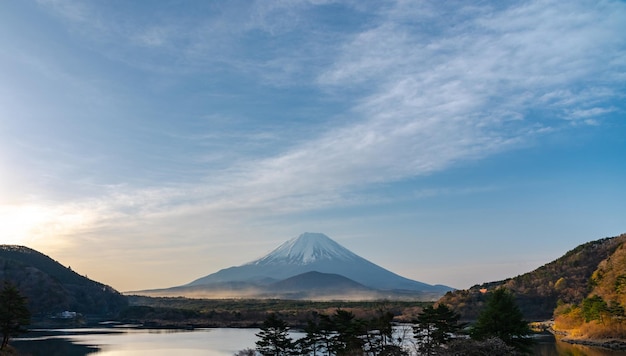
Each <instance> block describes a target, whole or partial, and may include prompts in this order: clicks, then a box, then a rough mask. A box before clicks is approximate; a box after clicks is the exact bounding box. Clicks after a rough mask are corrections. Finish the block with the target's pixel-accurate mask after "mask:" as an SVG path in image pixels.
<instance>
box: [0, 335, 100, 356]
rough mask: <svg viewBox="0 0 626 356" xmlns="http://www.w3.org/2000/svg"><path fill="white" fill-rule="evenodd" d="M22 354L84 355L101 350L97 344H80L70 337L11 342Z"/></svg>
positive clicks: (51, 355) (50, 355)
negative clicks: (72, 340)
mask: <svg viewBox="0 0 626 356" xmlns="http://www.w3.org/2000/svg"><path fill="white" fill-rule="evenodd" d="M11 346H13V347H14V348H15V349H16V350H17V351H18V353H19V354H20V355H33V356H35V355H49V356H83V355H89V354H93V353H96V352H98V351H101V349H100V348H98V347H96V346H88V345H78V344H75V343H73V342H71V341H70V340H69V339H62V338H54V339H45V340H28V341H20V340H16V341H13V342H12V343H11Z"/></svg>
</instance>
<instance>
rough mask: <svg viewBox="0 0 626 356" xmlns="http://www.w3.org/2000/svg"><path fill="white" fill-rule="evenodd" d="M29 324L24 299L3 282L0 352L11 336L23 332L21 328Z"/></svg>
mask: <svg viewBox="0 0 626 356" xmlns="http://www.w3.org/2000/svg"><path fill="white" fill-rule="evenodd" d="M29 323H30V311H29V310H28V307H27V304H26V298H25V297H23V296H22V295H21V294H20V292H19V291H18V290H17V288H16V287H15V286H14V285H13V284H11V283H9V282H6V281H5V282H4V287H3V288H2V290H1V291H0V331H2V345H0V350H3V349H4V348H5V347H6V346H7V345H8V343H9V339H10V338H11V337H12V336H17V335H19V334H20V333H21V332H24V331H25V330H24V329H23V328H22V326H24V325H28V324H29Z"/></svg>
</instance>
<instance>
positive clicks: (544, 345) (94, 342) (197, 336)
mask: <svg viewBox="0 0 626 356" xmlns="http://www.w3.org/2000/svg"><path fill="white" fill-rule="evenodd" d="M258 331H259V330H258V329H236V328H211V329H196V330H192V331H189V330H169V329H168V330H163V329H135V328H125V327H117V328H80V329H41V330H35V331H34V332H32V333H31V334H28V335H25V336H24V337H21V338H16V339H13V341H12V342H11V345H13V346H14V347H15V348H16V349H17V350H18V351H19V352H20V354H23V355H32V356H39V355H42V356H44V355H45V356H57V355H58V356H81V355H94V356H138V355H156V356H161V355H163V356H165V355H168V356H169V355H176V356H186V355H191V356H194V355H215V356H232V355H233V354H234V353H235V352H237V351H239V350H242V349H245V348H254V346H255V344H254V343H255V341H256V340H257V337H256V336H255V333H257V332H258ZM302 336H303V334H301V333H293V335H292V337H293V338H295V339H297V338H300V337H302ZM535 355H542V356H557V355H559V356H560V355H570V356H618V355H619V356H625V355H626V352H619V351H610V350H603V349H598V348H590V347H586V346H580V345H570V344H567V343H563V342H558V341H557V342H555V340H554V338H553V337H551V336H546V337H545V338H540V339H538V343H537V345H536V346H535Z"/></svg>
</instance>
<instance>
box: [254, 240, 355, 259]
mask: <svg viewBox="0 0 626 356" xmlns="http://www.w3.org/2000/svg"><path fill="white" fill-rule="evenodd" d="M358 258H359V256H357V255H355V254H354V253H352V252H351V251H350V250H348V249H347V248H345V247H343V246H341V245H340V244H338V243H337V242H335V241H333V240H331V239H330V237H328V236H326V235H324V234H320V233H312V232H305V233H304V234H302V235H300V236H298V237H296V238H293V239H291V240H289V241H287V242H285V243H283V244H282V245H280V246H278V247H277V248H276V249H275V250H273V251H272V252H270V253H269V254H267V255H265V256H264V257H261V258H259V259H258V260H255V261H252V262H250V263H247V264H248V265H264V264H281V263H288V264H295V265H306V264H311V263H314V262H320V261H325V260H326V261H331V260H343V261H351V260H352V261H353V260H357V259H358Z"/></svg>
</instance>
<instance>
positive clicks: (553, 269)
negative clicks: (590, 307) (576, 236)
mask: <svg viewBox="0 0 626 356" xmlns="http://www.w3.org/2000/svg"><path fill="white" fill-rule="evenodd" d="M624 242H626V234H622V235H620V236H616V237H610V238H604V239H600V240H596V241H591V242H587V243H584V244H582V245H579V246H578V247H576V248H574V249H573V250H571V251H569V252H567V253H566V254H565V255H563V256H562V257H560V258H558V259H556V260H554V261H552V262H550V263H548V264H545V265H543V266H541V267H539V268H537V269H536V270H534V271H532V272H528V273H525V274H522V275H519V276H517V277H514V278H509V279H505V280H502V281H496V282H489V283H483V284H480V285H475V286H473V287H471V288H470V289H467V290H457V291H454V292H449V293H446V295H444V296H443V297H442V298H441V299H440V300H439V303H444V304H447V305H450V306H452V307H453V309H455V311H457V312H458V313H460V314H461V316H462V317H463V319H465V320H475V319H476V317H477V316H478V313H479V312H480V310H481V308H482V306H483V305H484V302H485V300H486V293H484V292H485V291H491V290H493V289H495V288H498V287H501V286H504V287H506V288H508V289H509V290H511V291H512V292H513V293H514V294H515V297H516V301H517V303H518V305H519V307H520V309H521V310H522V312H523V313H524V317H525V318H526V319H527V320H531V321H532V320H547V319H550V318H552V315H553V312H554V309H555V308H556V307H557V303H558V301H562V302H564V303H579V302H580V301H582V299H583V298H585V297H586V296H587V295H588V293H589V292H590V291H591V284H590V283H589V282H590V278H591V277H592V275H593V274H594V272H595V271H596V269H598V266H599V265H600V263H601V262H602V261H604V260H606V259H607V258H609V257H610V256H611V255H613V254H614V253H615V252H616V250H617V249H618V248H619V247H620V246H621V245H622V244H624Z"/></svg>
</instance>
